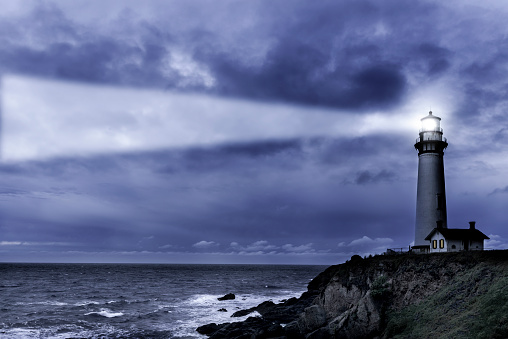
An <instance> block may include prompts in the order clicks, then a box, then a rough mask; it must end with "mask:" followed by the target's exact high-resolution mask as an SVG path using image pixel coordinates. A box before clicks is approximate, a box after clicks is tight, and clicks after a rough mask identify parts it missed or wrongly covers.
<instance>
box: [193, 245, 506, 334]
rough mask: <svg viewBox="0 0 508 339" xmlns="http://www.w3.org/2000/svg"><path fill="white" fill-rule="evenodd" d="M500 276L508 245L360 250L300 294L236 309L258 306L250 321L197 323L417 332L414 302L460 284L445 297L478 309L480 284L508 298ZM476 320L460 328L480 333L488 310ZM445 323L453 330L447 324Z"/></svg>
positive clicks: (243, 328) (220, 329)
mask: <svg viewBox="0 0 508 339" xmlns="http://www.w3.org/2000/svg"><path fill="white" fill-rule="evenodd" d="M472 277H473V278H474V279H475V284H470V288H471V291H465V292H464V291H463V286H464V281H469V279H471V278H472ZM499 279H505V280H506V282H508V251H488V252H461V253H442V254H428V255H410V254H401V255H394V256H383V255H381V256H375V257H373V258H367V259H362V258H361V257H359V256H353V257H352V258H351V260H349V261H347V262H346V263H344V264H340V265H334V266H331V267H329V268H327V269H326V270H325V271H324V272H322V273H320V274H319V275H318V276H317V277H316V278H314V279H313V280H312V281H311V282H310V283H309V285H308V290H307V292H305V293H303V294H302V296H301V297H300V298H291V299H289V300H286V301H284V302H281V303H278V304H275V303H273V302H271V301H266V302H263V303H261V304H259V305H258V306H256V307H253V308H250V309H247V310H240V311H237V312H236V313H234V314H233V315H232V316H233V317H240V316H246V315H249V314H251V313H253V312H257V313H259V315H260V316H257V317H249V318H247V320H245V321H243V322H232V323H225V324H207V325H204V326H201V327H199V328H198V329H197V331H198V332H199V333H201V334H205V335H208V336H209V337H210V338H211V339H218V338H237V339H243V338H259V339H260V338H295V339H298V338H309V339H325V338H391V337H394V336H396V335H397V334H401V335H402V337H409V338H416V337H418V335H416V334H414V333H416V332H414V331H416V329H415V330H412V329H411V328H410V326H409V325H408V324H410V323H411V321H412V320H411V319H410V318H408V319H406V318H404V317H401V316H400V315H401V314H402V315H404V314H405V313H404V312H407V310H409V309H410V308H411V307H413V308H414V307H418V306H415V305H426V303H428V302H431V303H433V302H435V301H433V299H432V298H440V294H441V293H444V292H443V291H447V289H451V290H452V291H455V289H457V292H456V293H455V292H454V293H452V294H451V295H446V296H445V300H453V299H454V298H458V299H460V300H458V301H457V303H459V304H461V305H462V306H461V307H469V309H467V308H466V309H464V310H462V311H469V312H473V311H475V310H476V309H474V308H473V307H477V305H476V306H475V304H471V305H470V304H469V298H471V300H473V299H472V298H473V297H474V296H475V294H474V293H479V292H478V291H479V290H482V291H483V292H482V293H487V295H490V294H492V293H493V294H494V296H493V297H494V298H497V299H499V298H504V297H506V298H508V295H506V296H505V295H504V294H503V295H501V294H500V293H501V292H498V291H496V290H495V288H494V287H492V286H496V284H501V285H503V284H504V283H505V280H502V281H500V280H499ZM468 286H469V285H468ZM447 293H451V292H447ZM464 293H465V294H464ZM489 293H490V294H489ZM496 293H497V294H496ZM503 293H504V292H503ZM464 299H466V300H464ZM507 301H508V299H507ZM468 305H469V306H468ZM422 307H423V306H422ZM443 307H444V306H443ZM454 307H456V306H454ZM505 307H507V308H508V306H505ZM411 312H413V311H412V309H411ZM422 312H423V311H422ZM431 312H434V311H431ZM442 312H447V310H446V309H443V308H441V309H440V310H439V312H438V311H436V315H435V316H436V317H438V316H439V315H440V314H441V313H442ZM454 312H455V313H454ZM478 312H480V311H478ZM438 313H439V314H438ZM461 314H462V313H461V309H460V308H458V309H451V310H449V315H448V316H449V317H451V318H450V319H451V320H450V321H454V320H455V318H454V317H460V316H461ZM431 318H432V317H431ZM401 319H402V320H401ZM475 321H476V322H472V323H471V324H467V323H465V324H462V323H461V322H459V324H460V325H457V326H459V327H460V326H465V328H466V329H464V330H463V331H462V332H461V331H459V332H458V333H459V334H461V335H462V336H463V337H473V336H468V330H467V328H468V327H467V326H473V327H474V326H477V327H478V326H480V327H481V326H482V323H481V322H482V319H481V318H478V319H476V320H475ZM500 324H501V325H499V326H501V327H499V328H494V329H492V328H491V329H489V330H490V331H494V332H492V333H498V332H499V333H503V335H505V334H508V323H507V324H506V327H503V326H505V325H504V323H502V322H501V323H500ZM419 326H428V324H420V325H419ZM443 326H444V325H443ZM415 328H416V327H415ZM474 328H475V327H474ZM444 329H445V331H446V327H444ZM424 330H425V329H424ZM448 330H449V329H448ZM505 330H506V333H505ZM408 331H413V332H414V333H413V332H408ZM429 331H430V330H429ZM440 331H441V332H436V337H442V335H443V330H440ZM496 331H497V332H496ZM429 333H431V332H429ZM453 333H455V332H453ZM444 337H446V332H444ZM501 337H502V336H501Z"/></svg>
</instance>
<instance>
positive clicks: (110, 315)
mask: <svg viewBox="0 0 508 339" xmlns="http://www.w3.org/2000/svg"><path fill="white" fill-rule="evenodd" d="M85 315H99V316H101V317H106V318H115V317H121V316H122V315H123V313H122V312H113V311H111V310H108V309H107V308H101V310H100V311H99V312H88V313H85Z"/></svg>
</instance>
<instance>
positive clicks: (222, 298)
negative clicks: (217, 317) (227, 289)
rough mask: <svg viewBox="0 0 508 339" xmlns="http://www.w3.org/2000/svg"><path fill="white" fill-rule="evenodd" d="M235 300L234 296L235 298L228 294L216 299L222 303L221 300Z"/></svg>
mask: <svg viewBox="0 0 508 339" xmlns="http://www.w3.org/2000/svg"><path fill="white" fill-rule="evenodd" d="M235 298H236V296H235V295H234V294H233V293H228V294H226V295H225V296H223V297H219V298H217V300H219V301H223V300H233V299H235Z"/></svg>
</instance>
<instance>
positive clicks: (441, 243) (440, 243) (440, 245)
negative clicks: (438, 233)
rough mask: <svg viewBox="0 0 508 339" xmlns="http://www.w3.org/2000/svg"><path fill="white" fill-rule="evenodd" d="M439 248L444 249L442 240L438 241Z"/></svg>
mask: <svg viewBox="0 0 508 339" xmlns="http://www.w3.org/2000/svg"><path fill="white" fill-rule="evenodd" d="M439 248H444V239H440V240H439Z"/></svg>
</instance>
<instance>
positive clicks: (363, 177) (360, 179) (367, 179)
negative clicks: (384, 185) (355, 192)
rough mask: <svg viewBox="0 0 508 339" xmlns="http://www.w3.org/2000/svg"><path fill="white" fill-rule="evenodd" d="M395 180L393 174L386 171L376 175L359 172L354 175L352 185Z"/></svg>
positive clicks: (368, 172)
mask: <svg viewBox="0 0 508 339" xmlns="http://www.w3.org/2000/svg"><path fill="white" fill-rule="evenodd" d="M395 178H396V175H395V173H392V172H389V171H386V170H382V171H380V172H378V173H376V174H373V173H371V172H370V171H360V172H358V173H357V174H356V177H355V179H354V183H355V184H358V185H366V184H375V183H378V182H382V181H393V180H394V179H395Z"/></svg>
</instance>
